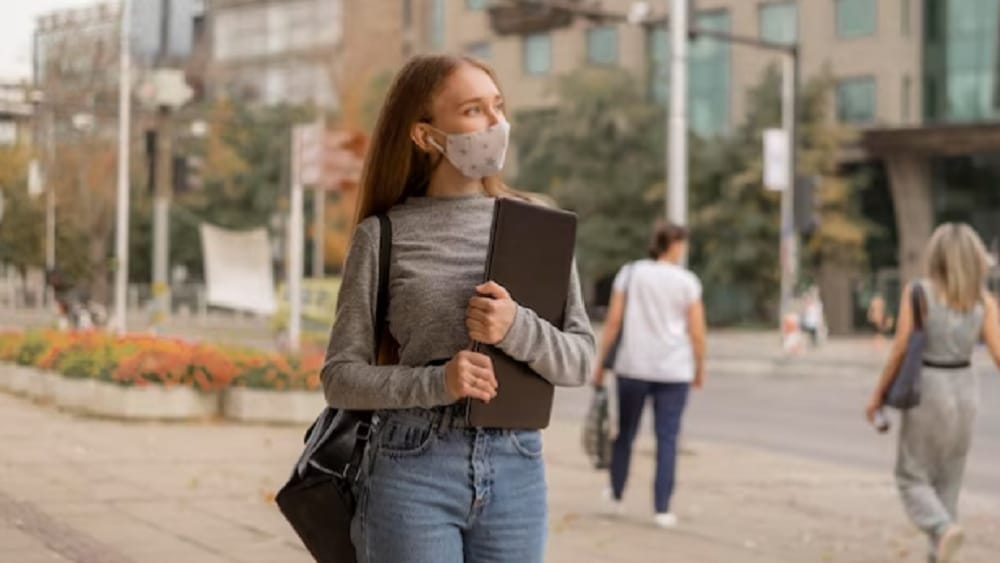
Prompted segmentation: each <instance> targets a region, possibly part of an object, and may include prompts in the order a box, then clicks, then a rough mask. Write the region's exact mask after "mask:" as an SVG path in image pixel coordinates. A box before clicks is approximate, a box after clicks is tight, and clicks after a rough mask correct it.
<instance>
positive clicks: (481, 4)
mask: <svg viewBox="0 0 1000 563" xmlns="http://www.w3.org/2000/svg"><path fill="white" fill-rule="evenodd" d="M489 3H490V0H465V7H466V9H469V10H482V9H485V8H486V6H487V5H488V4H489Z"/></svg>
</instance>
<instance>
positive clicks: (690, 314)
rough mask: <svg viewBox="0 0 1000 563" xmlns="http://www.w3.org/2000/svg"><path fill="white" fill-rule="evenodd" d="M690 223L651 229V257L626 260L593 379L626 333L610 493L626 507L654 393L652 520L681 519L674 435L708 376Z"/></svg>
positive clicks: (599, 377) (619, 359)
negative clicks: (636, 445) (636, 447)
mask: <svg viewBox="0 0 1000 563" xmlns="http://www.w3.org/2000/svg"><path fill="white" fill-rule="evenodd" d="M686 252H687V229H685V228H684V227H680V226H677V225H670V224H661V225H658V226H657V227H656V229H655V230H654V232H653V237H652V241H651V243H650V247H649V255H650V259H649V260H640V261H638V262H634V263H632V264H627V265H626V266H625V267H623V268H622V270H621V271H620V272H619V273H618V276H617V277H616V278H615V282H614V286H613V291H612V295H611V303H610V306H609V307H608V316H607V320H606V323H605V327H604V334H603V336H602V338H601V353H600V355H599V356H598V361H597V363H596V367H595V368H594V376H593V381H594V384H595V385H598V386H600V385H603V383H604V369H603V367H602V364H603V363H604V361H603V358H604V356H605V355H606V354H607V353H608V349H609V348H610V347H611V345H612V343H613V342H614V341H615V339H616V338H617V337H618V333H619V331H624V332H622V339H621V344H620V345H619V349H618V355H617V356H616V359H615V366H614V370H613V371H614V372H615V374H616V375H617V381H618V438H617V439H616V440H615V444H614V448H613V451H612V456H611V495H612V497H613V498H612V500H613V501H614V504H615V509H616V511H618V512H620V511H621V504H620V503H621V499H622V494H623V493H624V491H625V481H626V480H627V479H628V472H629V464H630V461H631V458H632V442H633V441H634V440H635V436H636V433H637V432H638V430H639V420H640V419H641V417H642V411H643V408H644V407H645V404H646V401H647V399H649V398H652V400H653V416H654V422H655V426H656V480H655V483H654V507H655V509H656V515H655V516H654V523H655V524H656V525H658V526H660V527H663V528H670V527H673V526H676V525H677V517H676V516H675V515H674V514H673V513H672V512H670V498H671V496H672V495H673V490H674V470H675V468H676V465H677V435H678V433H679V432H680V426H681V416H682V415H683V414H684V406H685V404H686V403H687V396H688V390H689V389H690V387H691V386H692V385H693V386H694V388H695V389H700V388H701V387H702V386H703V385H704V383H705V312H704V306H703V305H702V301H701V282H699V281H698V278H697V276H695V275H694V274H693V273H691V272H690V271H688V270H687V269H685V268H684V266H683V265H682V262H683V259H684V256H685V254H686Z"/></svg>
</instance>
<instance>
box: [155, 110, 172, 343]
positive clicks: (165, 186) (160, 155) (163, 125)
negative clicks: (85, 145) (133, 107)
mask: <svg viewBox="0 0 1000 563" xmlns="http://www.w3.org/2000/svg"><path fill="white" fill-rule="evenodd" d="M171 135H172V131H171V130H170V110H169V109H168V108H166V107H161V108H160V111H159V115H158V116H157V121H156V138H157V143H156V150H157V154H156V156H155V158H156V177H155V178H154V181H155V182H156V187H155V189H154V196H153V287H152V289H153V292H152V293H153V310H152V313H153V315H152V328H153V330H156V329H158V328H159V327H160V325H161V324H162V323H163V321H164V320H166V318H167V317H168V316H169V312H170V283H169V280H168V278H167V277H168V275H169V272H168V270H169V261H170V181H171V178H170V176H171V172H172V168H173V167H172V166H171V162H170V156H171V153H172V149H171V147H172V143H171Z"/></svg>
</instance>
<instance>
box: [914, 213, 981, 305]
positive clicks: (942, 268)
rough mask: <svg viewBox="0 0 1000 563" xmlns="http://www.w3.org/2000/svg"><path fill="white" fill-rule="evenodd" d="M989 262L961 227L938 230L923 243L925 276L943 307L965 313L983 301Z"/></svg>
mask: <svg viewBox="0 0 1000 563" xmlns="http://www.w3.org/2000/svg"><path fill="white" fill-rule="evenodd" d="M988 270H989V259H988V258H987V254H986V248H985V247H984V246H983V241H982V240H981V239H980V238H979V235H977V234H976V231H974V230H972V227H970V226H969V225H966V224H965V223H945V224H943V225H941V226H939V227H938V228H937V229H936V230H935V231H934V234H933V235H931V240H930V242H928V243H927V276H928V277H929V278H930V279H931V281H932V282H933V283H934V287H935V289H936V290H937V292H938V293H939V294H940V295H941V296H942V297H943V298H944V300H945V301H946V302H947V304H948V305H949V306H950V307H952V308H954V309H958V310H962V311H968V310H969V309H972V308H973V307H975V306H976V304H977V303H979V302H980V300H981V299H982V297H983V291H984V290H985V287H986V276H987V273H988Z"/></svg>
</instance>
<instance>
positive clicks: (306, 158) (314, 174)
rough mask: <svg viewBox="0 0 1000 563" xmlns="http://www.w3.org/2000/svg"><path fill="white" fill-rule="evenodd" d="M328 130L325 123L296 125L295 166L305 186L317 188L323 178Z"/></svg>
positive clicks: (293, 138)
mask: <svg viewBox="0 0 1000 563" xmlns="http://www.w3.org/2000/svg"><path fill="white" fill-rule="evenodd" d="M325 134H326V130H325V128H324V127H323V123H322V122H320V121H317V122H315V123H306V124H303V125H296V126H295V129H294V130H293V133H292V142H293V144H294V147H293V151H292V154H293V155H294V158H293V165H294V166H295V168H296V170H297V172H298V174H297V176H298V179H299V183H300V184H301V185H303V186H315V185H318V184H319V183H320V180H321V179H322V178H323V150H324V136H325Z"/></svg>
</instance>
